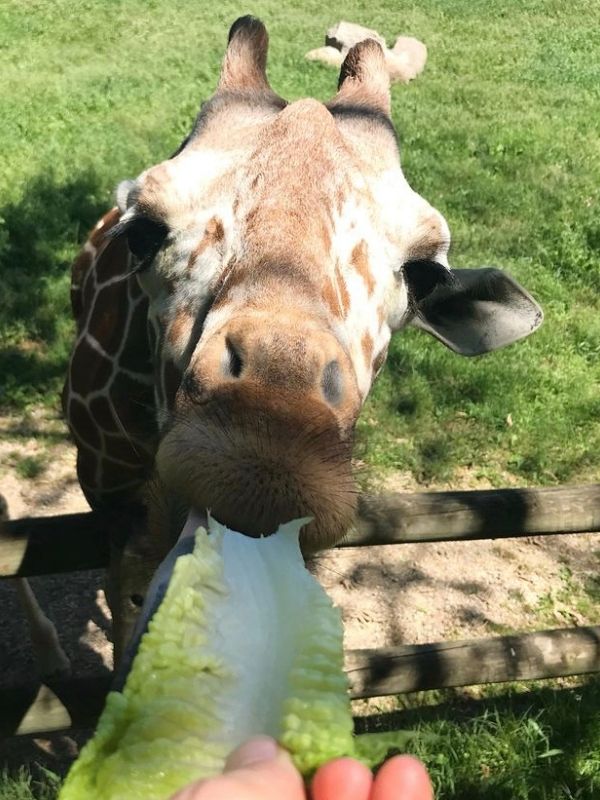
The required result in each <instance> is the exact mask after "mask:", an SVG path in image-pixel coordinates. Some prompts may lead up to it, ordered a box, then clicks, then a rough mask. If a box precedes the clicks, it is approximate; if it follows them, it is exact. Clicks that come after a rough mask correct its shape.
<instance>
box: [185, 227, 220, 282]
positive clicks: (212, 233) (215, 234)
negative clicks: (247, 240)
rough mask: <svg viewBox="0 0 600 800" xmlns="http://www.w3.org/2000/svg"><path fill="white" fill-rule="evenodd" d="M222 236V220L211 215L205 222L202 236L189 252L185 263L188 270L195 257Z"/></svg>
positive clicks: (215, 243) (218, 240)
mask: <svg viewBox="0 0 600 800" xmlns="http://www.w3.org/2000/svg"><path fill="white" fill-rule="evenodd" d="M224 238H225V229H224V228H223V223H222V221H221V220H220V219H219V218H218V217H211V218H210V219H209V220H208V222H207V223H206V228H205V229H204V236H203V237H202V239H201V240H200V242H199V243H198V244H197V245H196V247H195V248H194V249H193V250H192V252H191V254H190V257H189V260H188V265H187V266H188V270H191V269H192V267H193V266H194V263H195V262H196V259H197V258H199V257H200V256H201V255H202V253H204V251H205V250H207V249H208V248H209V247H215V246H216V245H218V244H219V243H220V242H222V241H223V239H224Z"/></svg>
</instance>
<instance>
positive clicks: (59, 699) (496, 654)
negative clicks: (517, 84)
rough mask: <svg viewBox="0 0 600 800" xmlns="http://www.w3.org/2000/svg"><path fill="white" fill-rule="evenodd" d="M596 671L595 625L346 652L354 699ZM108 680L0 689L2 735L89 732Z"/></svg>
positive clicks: (598, 641)
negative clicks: (86, 729) (76, 729)
mask: <svg viewBox="0 0 600 800" xmlns="http://www.w3.org/2000/svg"><path fill="white" fill-rule="evenodd" d="M598 670H600V626H595V627H586V628H563V629H561V628H559V629H555V630H549V631H540V632H536V633H525V634H519V635H515V636H497V637H494V638H490V639H474V640H471V641H464V642H437V643H433V644H421V645H403V646H401V647H390V648H386V649H376V650H349V651H348V652H347V653H346V672H347V674H348V678H349V681H350V694H351V696H352V697H353V698H365V697H381V696H383V695H390V694H403V693H405V692H415V691H418V690H423V689H442V688H450V687H455V686H468V685H471V684H477V683H492V682H493V683H501V682H503V681H513V680H537V679H541V678H555V677H562V676H567V675H582V674H585V673H589V672H596V671H598ZM110 679H111V678H110V675H94V676H89V677H87V678H76V679H71V680H68V681H64V682H56V683H50V684H48V685H45V684H40V683H30V684H26V685H20V686H14V687H7V688H4V689H2V690H0V708H2V710H3V713H2V715H0V736H11V735H14V734H25V733H29V734H40V733H48V732H50V731H56V730H66V729H68V728H70V727H91V726H93V725H94V723H95V722H96V719H97V718H98V715H99V714H100V711H101V709H102V706H103V703H104V698H105V696H106V693H107V692H108V690H109V688H110Z"/></svg>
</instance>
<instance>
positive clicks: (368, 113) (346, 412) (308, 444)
mask: <svg viewBox="0 0 600 800" xmlns="http://www.w3.org/2000/svg"><path fill="white" fill-rule="evenodd" d="M266 55H267V33H266V30H265V28H264V26H263V25H262V23H260V22H259V21H258V20H256V19H253V18H250V17H245V18H242V19H240V20H238V21H237V22H236V23H235V24H234V25H233V27H232V29H231V31H230V35H229V45H228V48H227V52H226V55H225V59H224V62H223V66H222V71H221V77H220V81H219V84H218V87H217V90H216V93H215V94H214V95H213V97H212V98H211V99H210V100H209V101H208V102H207V103H205V104H204V105H203V107H202V109H201V111H200V114H199V116H198V118H197V120H196V122H195V125H194V128H193V130H192V132H191V134H190V135H189V137H188V138H187V139H186V140H185V142H184V143H183V145H182V146H181V147H180V149H179V150H178V152H177V153H176V154H175V155H174V156H173V157H172V158H170V159H169V160H167V161H164V162H163V163H161V164H158V165H157V166H154V167H152V168H151V169H148V170H147V171H145V172H143V173H142V174H141V175H140V176H139V177H138V178H137V180H135V181H132V182H125V183H124V184H121V186H120V187H119V192H118V198H119V205H120V208H121V211H122V217H121V221H120V223H119V225H118V226H117V229H116V234H117V235H123V236H125V237H126V238H127V241H128V244H129V248H130V250H131V252H132V254H133V256H134V260H135V263H136V265H137V267H136V269H137V274H138V278H139V282H140V284H141V286H142V288H143V290H144V291H145V292H146V294H147V295H148V298H149V308H150V310H149V328H150V333H151V340H152V344H153V349H154V353H155V368H156V372H157V401H158V407H159V421H160V426H161V444H160V446H159V450H158V454H157V462H156V463H157V470H158V473H159V475H160V478H161V480H162V482H163V484H164V485H165V486H166V487H167V488H168V489H169V490H170V491H173V492H175V493H176V494H177V495H178V496H180V497H181V498H182V499H183V500H184V501H185V503H186V504H189V505H190V506H193V507H200V508H209V509H211V511H212V513H213V514H214V516H216V517H217V518H218V519H219V520H221V521H223V522H225V523H226V524H229V525H230V526H231V527H234V528H237V529H239V530H243V531H245V532H247V533H250V534H258V533H265V532H269V531H270V530H272V529H273V528H275V527H276V526H277V525H278V524H279V523H281V522H284V521H287V520H289V519H292V518H294V517H299V516H311V517H312V518H313V522H312V523H311V524H310V526H308V527H307V529H306V530H305V533H304V536H305V539H304V546H305V549H307V550H310V549H314V548H316V547H319V546H323V545H327V544H331V543H332V542H334V541H335V540H336V539H339V538H340V537H341V536H342V535H343V534H344V532H345V530H346V529H347V527H348V526H349V524H350V522H351V520H352V517H353V513H354V506H355V490H354V485H353V481H352V477H351V467H350V458H351V446H352V434H353V429H354V425H355V422H356V419H357V417H358V414H359V411H360V408H361V405H362V403H363V401H364V400H365V398H366V396H367V394H368V392H369V389H370V387H371V384H372V382H373V380H374V377H375V376H376V374H377V372H378V371H379V369H380V368H381V366H382V364H383V362H384V360H385V356H386V352H387V346H388V342H389V339H390V335H391V333H392V332H394V331H396V330H399V329H401V328H402V327H404V326H405V325H407V324H409V323H412V324H415V325H418V326H419V327H421V328H423V329H424V330H426V331H428V332H429V333H431V334H433V335H434V336H436V337H437V338H438V339H440V340H441V341H442V342H443V343H444V344H446V345H447V346H449V347H451V348H452V349H454V350H456V351H457V352H459V353H462V354H465V355H475V354H478V353H483V352H486V351H488V350H492V349H495V348H497V347H500V346H502V345H505V344H508V343H510V342H512V341H515V340H517V339H519V338H521V337H523V336H526V335H527V334H529V333H530V332H531V331H533V330H534V329H535V328H536V327H537V326H538V325H539V324H540V322H541V319H542V315H541V311H540V309H539V307H538V305H537V304H536V303H535V301H534V300H533V299H532V298H531V297H530V295H529V294H527V292H525V291H524V290H523V289H522V288H521V287H520V286H518V284H516V283H515V282H514V281H513V280H512V279H510V278H508V277H507V276H505V275H504V274H503V273H502V272H500V271H499V270H494V269H484V270H452V269H451V268H449V266H448V262H447V258H446V256H447V251H448V247H449V243H450V236H449V231H448V226H447V224H446V222H445V220H444V218H443V217H442V215H441V214H440V213H439V212H438V211H436V210H435V209H434V208H432V207H431V206H430V205H429V204H428V203H427V202H426V201H425V200H424V199H423V198H421V197H420V196H419V195H418V194H416V193H415V192H414V191H413V190H412V189H411V188H410V186H409V185H408V183H407V181H406V179H405V178H404V175H403V173H402V169H401V166H400V159H399V151H398V144H397V138H396V134H395V131H394V127H393V125H392V122H391V119H390V96H389V82H388V76H387V70H386V67H385V62H384V57H383V53H382V50H381V48H380V46H379V45H378V44H377V43H376V42H374V41H372V40H367V41H364V42H362V43H361V44H359V45H357V46H355V47H353V48H352V49H351V50H350V51H349V53H348V55H347V57H346V60H345V62H344V64H343V66H342V69H341V74H340V80H339V89H338V92H337V94H336V95H335V97H334V98H333V99H332V100H331V101H330V102H329V103H327V104H323V103H320V102H317V101H316V100H311V99H306V100H300V101H297V102H294V103H291V104H287V103H286V102H285V101H284V100H282V99H281V98H280V97H278V96H277V95H276V94H275V93H274V92H273V91H272V89H271V88H270V86H269V84H268V81H267V77H266V72H265V65H266Z"/></svg>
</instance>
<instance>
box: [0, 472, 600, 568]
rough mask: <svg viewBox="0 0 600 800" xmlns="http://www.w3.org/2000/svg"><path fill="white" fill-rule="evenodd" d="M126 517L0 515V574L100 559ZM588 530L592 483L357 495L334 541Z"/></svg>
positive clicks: (599, 525) (598, 527)
mask: <svg viewBox="0 0 600 800" xmlns="http://www.w3.org/2000/svg"><path fill="white" fill-rule="evenodd" d="M126 525H127V518H119V517H115V515H114V514H112V515H109V514H103V513H100V512H95V511H90V512H87V513H82V514H64V515H62V516H55V517H30V518H26V519H19V520H14V521H10V522H5V523H2V524H0V577H4V578H10V577H15V576H22V577H31V576H33V575H48V574H50V573H54V572H73V571H76V570H81V569H92V568H94V567H103V566H106V564H107V563H108V555H109V549H108V535H107V534H108V533H110V532H111V531H114V530H117V529H121V530H122V529H123V528H124V527H126ZM596 531H600V484H592V485H590V486H562V487H559V488H551V489H489V490H478V491H465V492H423V493H420V494H409V493H406V494H404V493H399V494H388V495H385V494H383V495H363V496H362V497H361V498H360V501H359V512H358V519H357V524H356V527H355V530H354V531H352V532H351V533H350V534H349V535H348V536H347V537H346V539H345V540H344V541H343V542H341V543H340V544H338V547H360V546H365V545H384V544H401V543H408V542H439V541H454V540H468V539H496V538H512V537H517V536H542V535H550V534H555V533H589V532H596ZM57 542H60V547H57Z"/></svg>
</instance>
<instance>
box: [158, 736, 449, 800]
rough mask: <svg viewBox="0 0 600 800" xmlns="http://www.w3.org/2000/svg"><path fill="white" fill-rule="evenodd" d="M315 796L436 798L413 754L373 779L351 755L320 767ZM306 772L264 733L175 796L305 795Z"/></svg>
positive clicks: (318, 799) (203, 799)
mask: <svg viewBox="0 0 600 800" xmlns="http://www.w3.org/2000/svg"><path fill="white" fill-rule="evenodd" d="M309 796H310V798H311V800H433V790H432V788H431V783H430V781H429V776H428V775H427V772H426V770H425V767H424V766H423V765H422V764H421V762H420V761H417V759H416V758H413V757H412V756H395V757H394V758H391V759H390V760H389V761H386V763H385V764H384V765H383V766H382V767H381V769H380V770H379V772H378V773H377V776H376V777H375V778H373V775H372V774H371V770H370V769H368V768H367V767H365V766H364V765H363V764H360V763H359V762H358V761H355V760H354V759H352V758H338V759H336V760H335V761H330V762H329V763H328V764H324V765H323V766H322V767H320V768H319V769H318V770H317V772H316V774H315V776H314V778H313V780H312V784H311V788H310V792H309ZM306 798H307V793H306V789H305V786H304V782H303V779H302V776H301V775H300V773H299V772H298V770H297V769H296V768H295V767H294V765H293V764H292V761H291V759H290V757H289V756H288V755H287V753H286V752H285V750H282V749H281V748H280V747H278V745H277V744H276V742H275V741H274V740H273V739H269V738H268V737H266V736H260V737H257V738H255V739H251V740H250V741H249V742H247V743H246V744H244V745H242V746H241V747H239V748H238V749H237V750H235V751H234V752H233V753H232V754H231V756H230V757H229V758H228V759H227V764H226V765H225V771H224V773H223V774H222V775H219V776H218V777H216V778H209V779H208V780H204V781H199V782H198V783H194V784H192V785H191V786H188V787H187V788H185V789H183V790H182V791H180V792H178V793H177V794H176V795H175V796H174V797H173V798H172V799H171V800H306Z"/></svg>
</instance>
